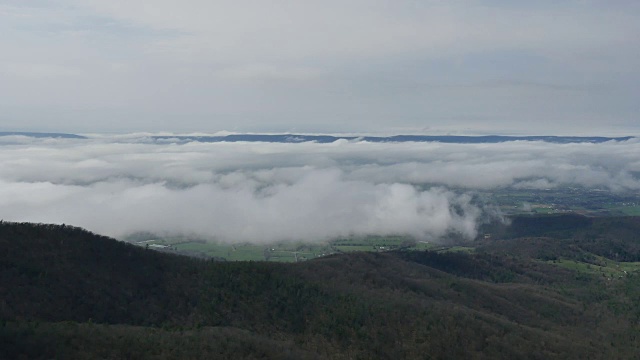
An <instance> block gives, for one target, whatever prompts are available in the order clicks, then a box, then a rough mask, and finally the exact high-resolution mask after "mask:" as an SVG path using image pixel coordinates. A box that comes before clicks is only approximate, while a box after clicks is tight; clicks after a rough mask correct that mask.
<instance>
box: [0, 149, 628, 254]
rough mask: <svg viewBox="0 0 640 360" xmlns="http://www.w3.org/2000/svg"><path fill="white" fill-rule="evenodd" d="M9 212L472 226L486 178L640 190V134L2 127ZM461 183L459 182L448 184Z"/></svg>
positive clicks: (306, 234)
mask: <svg viewBox="0 0 640 360" xmlns="http://www.w3.org/2000/svg"><path fill="white" fill-rule="evenodd" d="M0 144H2V145H0V218H2V219H4V220H12V221H35V222H54V223H67V224H72V225H77V226H83V227H86V228H88V229H90V230H93V231H96V232H99V233H104V234H108V235H113V236H123V235H126V234H128V233H131V232H135V231H152V232H160V233H173V234H176V233H180V234H197V235H199V236H204V237H208V238H215V239H220V240H224V241H254V242H260V241H275V240H297V239H301V240H321V239H328V238H332V237H337V236H348V235H353V234H356V235H357V234H408V235H413V236H416V237H421V238H428V239H437V238H439V237H442V236H444V235H446V234H448V233H459V234H462V235H463V236H466V237H468V238H473V237H474V236H475V234H476V230H477V226H478V223H479V222H480V221H482V219H486V218H487V216H488V214H491V213H492V211H493V210H492V209H491V208H488V207H487V206H485V205H484V204H482V203H481V202H480V201H479V200H478V199H477V197H474V196H473V192H474V190H476V189H483V190H487V189H496V188H503V187H516V188H553V187H558V186H567V185H568V186H584V187H596V188H604V189H609V190H612V191H637V190H640V179H639V176H638V174H640V142H639V141H638V140H630V141H626V142H608V143H602V144H587V143H581V144H549V143H544V142H508V143H502V144H442V143H377V144H376V143H366V142H356V141H354V142H349V141H337V142H335V143H332V144H315V143H301V144H275V143H188V144H184V145H177V144H172V143H164V144H158V143H154V142H152V141H150V140H149V139H148V138H146V137H114V138H100V137H95V138H92V139H89V140H62V139H58V140H52V139H41V140H34V139H27V138H21V137H12V138H9V137H4V138H0ZM450 189H455V191H454V190H450Z"/></svg>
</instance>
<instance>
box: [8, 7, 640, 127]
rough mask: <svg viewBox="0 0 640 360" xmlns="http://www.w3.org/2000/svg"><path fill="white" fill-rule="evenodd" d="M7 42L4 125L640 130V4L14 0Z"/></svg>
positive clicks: (9, 8) (10, 11) (9, 10)
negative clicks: (639, 99) (639, 96)
mask: <svg viewBox="0 0 640 360" xmlns="http://www.w3.org/2000/svg"><path fill="white" fill-rule="evenodd" d="M0 49H1V50H0V131H7V130H27V131H65V132H130V131H152V132H156V131H172V132H194V131H200V132H214V131H220V130H229V131H253V132H283V131H298V132H386V133H415V132H421V133H507V134H508V133H518V134H548V135H553V134H593V135H620V134H630V135H637V134H639V133H640V118H639V116H638V115H639V114H640V105H639V104H640V102H639V101H638V94H640V2H638V1H637V0H630V1H623V0H619V1H618V0H611V1H604V0H602V1H596V0H575V1H562V0H558V1H547V0H544V1H506V0H493V1H474V0H468V1H456V0H451V1H429V0H419V1H417V0H413V1H409V0H389V1H385V0H346V1H345V0H340V1H337V0H322V1H316V0H307V1H304V0H300V1H282V0H272V1H258V0H255V1H247V0H233V1H226V0H184V1H175V0H174V1H167V0H155V1H139V0H126V1H125V0H0Z"/></svg>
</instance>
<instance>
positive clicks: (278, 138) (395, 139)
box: [0, 131, 635, 144]
mask: <svg viewBox="0 0 640 360" xmlns="http://www.w3.org/2000/svg"><path fill="white" fill-rule="evenodd" d="M2 136H26V137H33V138H57V139H88V137H86V136H83V135H77V134H68V133H53V132H28V131H0V137H2ZM148 138H149V139H151V140H152V141H154V142H176V143H188V142H203V143H217V142H266V143H288V144H295V143H305V142H315V143H319V144H330V143H333V142H336V141H338V140H347V141H354V140H355V141H368V142H374V143H403V142H440V143H447V144H496V143H503V142H508V141H544V142H548V143H554V144H569V143H594V144H598V143H603V142H607V141H627V140H630V139H634V138H635V137H634V136H621V137H607V136H545V135H535V136H508V135H481V136H470V135H393V136H356V135H320V134H318V135H309V134H294V133H286V134H230V135H220V136H218V135H152V136H149V137H148Z"/></svg>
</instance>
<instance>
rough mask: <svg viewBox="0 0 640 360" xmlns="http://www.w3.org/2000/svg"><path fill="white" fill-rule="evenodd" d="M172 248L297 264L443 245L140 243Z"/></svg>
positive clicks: (394, 240) (395, 240) (398, 241)
mask: <svg viewBox="0 0 640 360" xmlns="http://www.w3.org/2000/svg"><path fill="white" fill-rule="evenodd" d="M137 244H138V245H140V246H144V245H145V244H157V245H165V246H170V247H171V248H170V249H167V250H166V251H177V252H178V253H182V254H187V255H188V254H192V255H196V256H206V257H215V258H221V259H225V260H227V261H279V262H295V261H305V260H310V259H315V258H318V257H322V256H326V255H329V254H333V253H336V252H354V251H365V252H378V251H389V250H397V249H406V250H418V251H424V250H428V249H432V250H433V249H439V248H441V247H442V246H441V245H437V244H433V243H429V242H424V241H414V240H412V239H411V238H409V237H407V236H368V237H357V238H343V239H337V240H334V241H331V242H321V243H305V242H279V243H273V244H225V243H216V242H207V241H203V240H190V239H186V238H164V239H156V240H148V241H145V242H144V243H143V242H138V243H137ZM450 249H451V250H450V251H470V250H468V249H470V248H464V247H453V248H450Z"/></svg>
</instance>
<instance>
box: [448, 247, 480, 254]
mask: <svg viewBox="0 0 640 360" xmlns="http://www.w3.org/2000/svg"><path fill="white" fill-rule="evenodd" d="M442 251H446V252H465V253H472V252H474V251H476V249H475V248H473V247H470V246H452V247H449V248H445V249H443V250H442Z"/></svg>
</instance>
